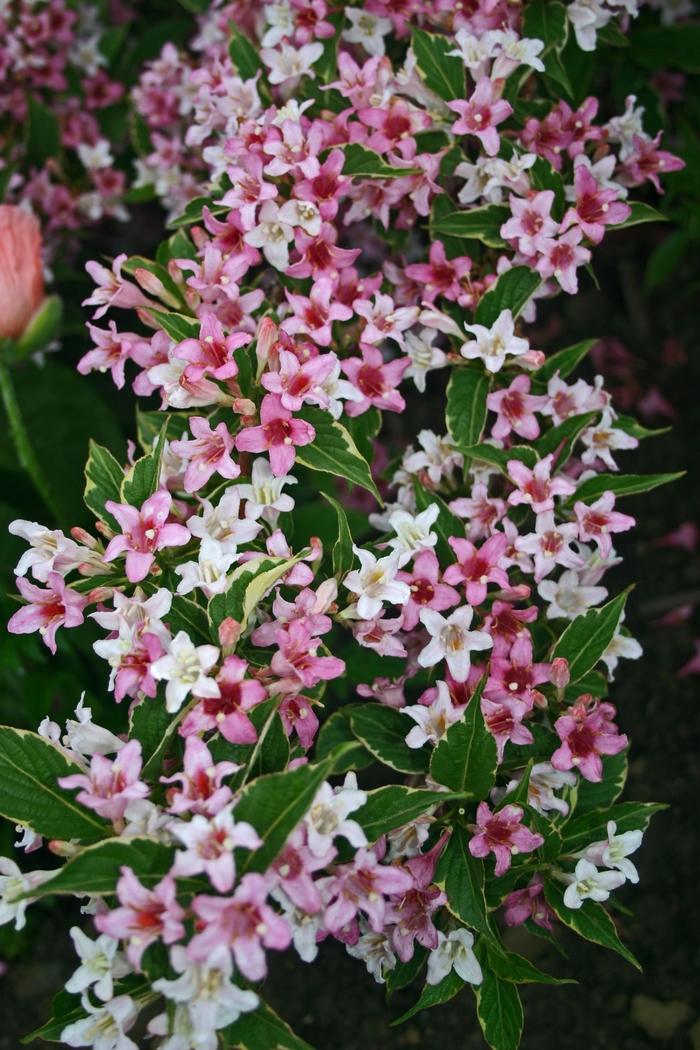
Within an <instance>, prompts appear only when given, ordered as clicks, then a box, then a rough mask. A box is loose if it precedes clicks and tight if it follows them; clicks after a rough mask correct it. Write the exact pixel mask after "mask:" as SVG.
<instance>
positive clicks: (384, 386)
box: [341, 345, 411, 416]
mask: <svg viewBox="0 0 700 1050" xmlns="http://www.w3.org/2000/svg"><path fill="white" fill-rule="evenodd" d="M410 365H411V358H410V357H399V358H397V359H396V360H394V361H389V362H387V363H385V362H384V358H383V357H382V353H381V351H380V350H378V349H377V347H376V346H366V345H363V346H362V357H350V358H348V359H347V360H346V361H343V362H342V365H341V367H342V369H343V371H344V372H345V374H346V376H347V377H348V379H349V380H350V382H351V383H352V384H353V386H356V387H357V389H358V390H359V391H360V393H361V394H362V400H361V401H351V402H349V403H348V404H347V405H346V407H345V411H346V413H347V415H349V416H359V415H362V413H363V412H366V411H367V409H368V408H370V407H371V406H372V405H374V406H375V407H376V408H380V409H382V411H384V412H403V410H404V408H405V407H406V402H405V401H404V399H403V397H402V396H401V394H400V393H399V391H398V389H397V388H398V385H399V383H400V382H401V379H402V378H403V374H404V372H405V371H406V369H407V368H409V367H410Z"/></svg>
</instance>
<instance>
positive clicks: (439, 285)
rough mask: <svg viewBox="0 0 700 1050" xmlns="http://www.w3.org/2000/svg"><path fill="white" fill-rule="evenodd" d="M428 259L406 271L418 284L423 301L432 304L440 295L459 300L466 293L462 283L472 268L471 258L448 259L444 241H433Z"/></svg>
mask: <svg viewBox="0 0 700 1050" xmlns="http://www.w3.org/2000/svg"><path fill="white" fill-rule="evenodd" d="M428 259H429V262H427V263H412V264H411V265H410V266H407V267H406V270H405V273H406V276H407V277H410V279H411V280H412V281H417V282H418V284H419V286H420V289H421V294H422V298H423V300H424V301H425V302H427V303H432V302H434V301H435V299H437V297H438V296H439V295H443V296H444V297H445V298H446V299H451V300H457V299H459V297H460V296H461V295H462V293H463V292H464V287H463V284H462V282H463V281H464V279H465V278H467V277H468V275H469V271H470V270H471V268H472V261H471V259H470V258H469V256H468V255H461V256H459V257H457V258H455V259H448V258H447V256H446V254H445V246H444V244H443V243H442V241H433V243H432V244H431V245H430V253H429V255H428Z"/></svg>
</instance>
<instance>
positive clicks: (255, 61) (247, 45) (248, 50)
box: [227, 22, 263, 80]
mask: <svg viewBox="0 0 700 1050" xmlns="http://www.w3.org/2000/svg"><path fill="white" fill-rule="evenodd" d="M227 32H228V34H229V36H230V43H229V45H228V53H229V56H230V58H231V62H232V63H233V66H234V69H235V70H236V72H237V73H238V75H239V77H241V78H242V79H243V80H250V79H252V78H253V77H254V76H255V75H256V74H257V73H259V72H260V71H261V70H262V69H263V64H262V62H261V60H260V54H259V53H258V49H257V47H255V46H254V45H253V44H252V43H251V41H250V40H249V39H248V37H247V36H246V35H245V33H242V32H241V31H240V29H237V28H236V26H235V25H234V24H233V22H229V24H228V26H227Z"/></svg>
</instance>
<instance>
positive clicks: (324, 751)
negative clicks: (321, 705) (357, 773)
mask: <svg viewBox="0 0 700 1050" xmlns="http://www.w3.org/2000/svg"><path fill="white" fill-rule="evenodd" d="M353 706H356V707H359V706H361V705H359V704H356V705H352V704H347V705H346V706H345V707H341V708H340V710H339V711H334V712H333V714H332V715H330V717H329V718H327V719H326V720H325V722H324V723H323V725H322V726H321V730H320V732H319V734H318V739H317V741H316V758H317V759H321V758H328V757H329V756H330V755H338V756H339V757H338V758H337V759H336V761H335V763H334V765H333V772H334V773H347V772H348V771H349V770H351V769H352V770H358V769H364V768H365V767H366V766H369V765H371V764H372V762H373V756H372V755H371V754H370V753H369V751H367V750H366V749H365V748H364V747H363V746H362V744H360V743H359V741H358V739H357V737H356V736H355V734H354V733H353V731H352V725H351V723H350V712H351V709H352V707H353ZM348 745H350V746H348Z"/></svg>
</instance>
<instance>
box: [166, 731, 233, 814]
mask: <svg viewBox="0 0 700 1050" xmlns="http://www.w3.org/2000/svg"><path fill="white" fill-rule="evenodd" d="M238 769H240V766H237V765H236V763H235V762H214V760H213V758H212V756H211V751H210V750H209V748H208V747H207V745H206V744H205V743H204V741H203V740H200V738H199V737H198V736H189V737H187V740H186V741H185V759H184V768H183V772H182V773H175V774H173V776H171V777H161V778H160V780H161V784H177V783H178V782H179V784H180V786H179V788H174V787H172V788H168V790H167V793H166V797H167V800H168V812H170V813H174V814H177V815H179V814H180V813H188V812H190V813H203V814H206V815H207V816H215V814H217V813H218V812H219V810H220V809H223V808H224V806H226V805H228V803H229V802H230V801H231V798H232V797H233V796H232V792H231V788H230V787H228V786H227V785H226V784H222V780H223V779H224V777H228V776H230V775H231V774H232V773H235V772H237V770H238Z"/></svg>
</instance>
